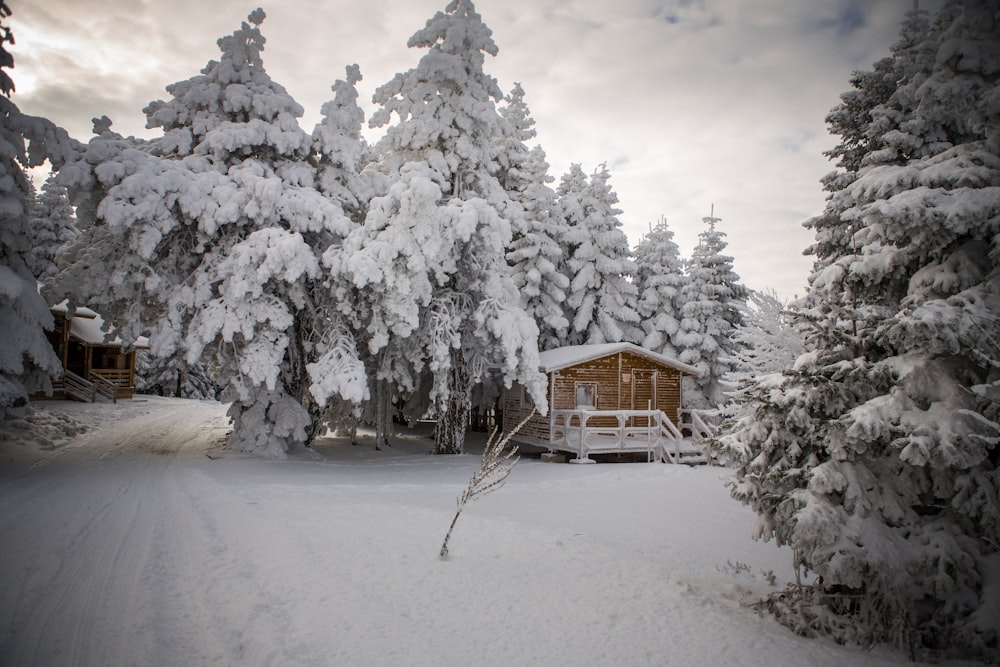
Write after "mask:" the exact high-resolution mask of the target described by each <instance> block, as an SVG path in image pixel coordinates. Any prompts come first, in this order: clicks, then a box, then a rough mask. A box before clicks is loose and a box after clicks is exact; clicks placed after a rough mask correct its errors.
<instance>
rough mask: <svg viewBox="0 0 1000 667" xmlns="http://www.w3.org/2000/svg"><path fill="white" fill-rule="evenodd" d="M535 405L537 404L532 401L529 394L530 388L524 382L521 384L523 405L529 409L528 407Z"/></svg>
mask: <svg viewBox="0 0 1000 667" xmlns="http://www.w3.org/2000/svg"><path fill="white" fill-rule="evenodd" d="M534 405H535V404H534V403H532V402H531V396H529V395H528V388H527V387H525V386H524V385H523V384H522V385H521V407H522V408H525V409H527V408H531V407H534Z"/></svg>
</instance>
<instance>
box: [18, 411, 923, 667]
mask: <svg viewBox="0 0 1000 667" xmlns="http://www.w3.org/2000/svg"><path fill="white" fill-rule="evenodd" d="M225 407H226V406H224V405H221V404H218V403H213V402H199V401H188V400H182V399H169V398H158V397H141V398H138V399H136V400H134V401H122V402H120V403H118V404H117V405H113V404H110V403H97V404H82V403H70V402H62V401H48V402H39V403H33V404H32V406H31V409H29V411H28V415H27V416H26V417H25V418H24V419H23V420H6V421H3V422H0V535H3V538H2V539H0V581H2V582H3V585H2V586H0V664H3V665H49V666H57V665H77V666H79V665H124V664H134V665H139V664H144V665H160V666H165V665H204V664H219V665H236V664H239V665H714V666H719V665H741V666H743V667H754V666H756V665H760V666H761V667H763V666H767V667H774V666H780V665H811V666H814V667H822V666H824V665H829V666H830V667H842V666H843V665H860V666H871V665H896V664H900V665H901V664H904V663H905V662H906V661H905V660H904V658H903V657H902V656H897V655H896V654H892V653H889V652H887V651H885V650H876V651H874V652H865V651H862V650H858V649H855V648H849V647H843V646H838V645H836V644H833V643H831V642H829V641H826V640H812V639H805V638H802V637H798V636H795V635H793V634H792V633H791V632H790V631H788V630H787V629H785V628H784V627H782V626H780V625H779V624H777V623H776V622H775V621H774V620H773V619H772V618H770V617H768V616H761V615H758V614H757V613H756V612H755V611H754V610H753V609H751V608H749V607H747V606H745V604H744V603H745V602H746V601H747V600H749V599H751V598H753V597H754V596H759V595H761V594H763V593H765V592H766V591H768V590H769V589H770V588H771V584H769V583H768V581H767V576H766V574H767V572H769V571H773V572H774V574H775V575H777V577H778V580H779V583H780V582H781V581H782V580H783V579H785V578H786V577H787V576H790V575H791V563H790V562H791V557H790V554H789V553H788V552H787V550H785V549H779V548H777V547H775V546H774V545H773V544H765V543H756V542H753V541H752V540H751V538H750V535H751V530H752V526H753V523H754V515H753V514H752V512H751V511H750V510H749V509H747V508H745V507H744V506H742V505H740V504H738V503H737V502H736V501H734V500H732V499H730V498H729V495H728V492H727V491H726V489H725V488H724V486H723V483H722V481H721V476H722V475H724V474H725V471H724V470H723V469H720V468H712V467H697V468H689V467H686V466H669V465H663V464H658V463H657V464H649V463H604V464H598V465H591V466H575V465H570V464H558V463H545V462H542V461H541V460H539V459H538V458H534V457H530V456H525V457H524V458H522V460H521V462H520V463H519V464H518V466H517V468H516V469H515V470H514V472H513V474H512V475H511V477H510V478H509V480H508V482H507V484H506V486H504V487H503V488H501V489H499V490H498V491H496V492H495V493H493V494H491V495H489V496H487V497H485V498H484V499H482V500H481V501H479V502H477V503H474V504H472V505H470V506H467V507H466V509H465V511H464V512H463V514H462V515H461V517H460V518H459V520H458V524H457V526H456V528H455V532H454V534H453V535H452V539H451V541H450V544H449V549H450V554H451V555H450V558H449V559H448V560H441V559H440V558H439V557H438V551H439V549H440V546H441V541H442V539H443V538H444V533H445V532H446V530H447V528H448V524H449V522H450V521H451V518H452V516H453V513H454V510H455V500H456V498H457V496H458V495H459V493H460V492H461V491H462V490H463V489H464V487H465V485H466V483H467V482H468V479H469V477H470V475H471V473H472V471H473V470H474V468H475V467H476V466H477V465H478V462H479V457H478V452H479V451H481V449H482V438H478V439H477V437H476V435H477V434H472V435H471V436H470V437H471V440H472V441H471V443H470V445H469V452H468V453H466V454H463V455H456V456H432V455H429V454H428V452H429V451H430V449H431V446H432V443H431V441H430V440H429V439H428V437H427V432H426V430H424V431H421V430H419V429H417V430H415V431H408V430H406V429H403V430H401V432H400V433H399V434H398V435H397V437H396V438H395V439H394V440H393V442H392V445H393V446H392V447H390V448H387V449H385V450H383V451H375V450H374V448H373V447H372V445H371V440H370V436H368V435H365V434H363V436H364V437H363V438H362V441H363V442H362V445H360V446H351V445H350V444H349V442H346V441H344V440H342V439H338V438H335V437H330V436H327V437H324V438H321V439H320V440H319V441H318V442H317V445H316V447H315V449H314V450H313V451H305V452H303V453H300V454H297V455H296V454H293V455H291V456H290V457H289V458H287V459H285V460H268V459H261V458H256V457H252V456H249V455H244V454H236V453H233V452H230V451H228V450H226V449H225V448H224V447H223V444H222V443H223V442H224V437H225V435H226V433H227V431H228V428H229V426H228V422H227V419H226V416H225ZM366 438H368V440H367V442H366Z"/></svg>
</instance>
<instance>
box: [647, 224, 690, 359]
mask: <svg viewBox="0 0 1000 667" xmlns="http://www.w3.org/2000/svg"><path fill="white" fill-rule="evenodd" d="M635 265H636V273H635V284H636V288H637V289H638V291H639V302H638V311H639V317H640V318H641V319H642V328H643V331H644V332H645V337H644V338H643V339H642V346H643V347H644V348H646V349H647V350H652V351H654V352H657V353H659V354H663V355H666V356H668V357H676V356H677V348H676V347H675V345H674V337H675V336H676V335H677V332H678V330H679V327H680V296H681V290H682V289H683V287H684V283H685V282H687V277H686V275H685V273H684V261H683V260H682V259H681V254H680V249H679V248H678V247H677V243H676V242H675V241H674V232H673V230H672V229H670V226H669V225H668V224H667V221H666V220H665V219H661V220H660V221H659V222H658V223H656V226H655V227H652V228H651V229H650V230H649V233H648V234H646V235H645V236H644V237H643V238H642V240H641V241H640V242H639V244H638V245H637V246H636V247H635Z"/></svg>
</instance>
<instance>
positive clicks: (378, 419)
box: [375, 380, 392, 449]
mask: <svg viewBox="0 0 1000 667" xmlns="http://www.w3.org/2000/svg"><path fill="white" fill-rule="evenodd" d="M390 435H392V385H391V383H390V382H389V381H388V380H378V381H377V382H376V383H375V449H382V447H383V446H385V447H388V446H389V436H390Z"/></svg>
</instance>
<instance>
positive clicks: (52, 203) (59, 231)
mask: <svg viewBox="0 0 1000 667" xmlns="http://www.w3.org/2000/svg"><path fill="white" fill-rule="evenodd" d="M29 211H30V213H29V218H30V223H29V225H30V227H31V244H32V248H31V256H30V258H29V265H30V267H31V272H32V273H33V274H34V275H35V279H36V280H38V281H39V282H44V281H45V279H46V278H49V277H51V276H54V275H55V274H56V272H57V271H58V267H57V266H56V254H57V253H58V252H59V249H60V248H61V247H62V246H63V245H65V243H66V242H67V241H69V240H71V239H73V238H74V237H76V235H77V230H76V215H75V214H74V213H73V207H72V206H71V205H70V203H69V198H68V196H67V194H66V188H64V187H63V186H61V185H59V184H58V183H56V182H55V174H54V173H52V174H49V176H48V178H46V179H45V183H43V184H42V190H41V192H40V193H36V195H35V198H34V201H33V202H31V205H30V206H29Z"/></svg>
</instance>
